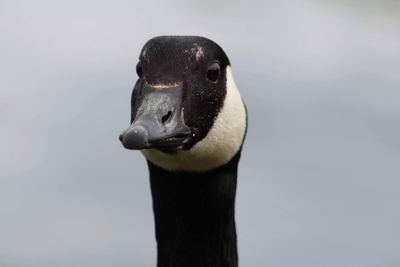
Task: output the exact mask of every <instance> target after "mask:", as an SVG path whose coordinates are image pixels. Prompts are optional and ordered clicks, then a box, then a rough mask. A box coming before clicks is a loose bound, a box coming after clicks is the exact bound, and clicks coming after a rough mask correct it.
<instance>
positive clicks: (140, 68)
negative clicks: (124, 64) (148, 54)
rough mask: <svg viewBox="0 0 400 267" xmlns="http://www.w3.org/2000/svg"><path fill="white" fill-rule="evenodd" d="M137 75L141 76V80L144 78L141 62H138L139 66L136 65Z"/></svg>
mask: <svg viewBox="0 0 400 267" xmlns="http://www.w3.org/2000/svg"><path fill="white" fill-rule="evenodd" d="M136 73H137V75H138V76H139V78H142V76H143V69H142V64H141V63H140V61H139V62H138V64H137V65H136Z"/></svg>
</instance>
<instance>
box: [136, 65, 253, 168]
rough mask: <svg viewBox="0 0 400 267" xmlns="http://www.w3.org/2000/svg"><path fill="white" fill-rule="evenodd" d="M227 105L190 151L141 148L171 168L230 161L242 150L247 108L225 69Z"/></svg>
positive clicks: (151, 159) (209, 166) (157, 161)
mask: <svg viewBox="0 0 400 267" xmlns="http://www.w3.org/2000/svg"><path fill="white" fill-rule="evenodd" d="M226 90H227V91H226V95H225V99H224V104H223V106H222V108H221V110H220V112H219V113H218V116H217V118H216V120H215V122H214V124H213V126H212V128H211V129H210V130H209V132H208V134H207V135H206V137H204V138H203V139H202V140H201V141H200V142H198V143H196V144H195V145H194V146H193V147H192V148H191V149H190V150H187V151H179V152H178V153H176V154H167V153H164V152H161V151H159V150H156V149H145V150H142V152H143V154H144V155H145V157H146V158H147V159H148V160H149V161H150V162H152V163H153V164H154V165H156V166H159V167H161V168H163V169H166V170H170V171H207V170H211V169H214V168H216V167H219V166H222V165H224V164H226V163H228V162H229V161H230V160H231V159H232V158H233V157H234V156H235V155H236V153H237V152H238V151H239V150H240V148H241V146H242V142H243V139H244V135H245V132H246V110H245V107H244V104H243V101H242V98H241V96H240V94H239V91H238V89H237V87H236V84H235V82H234V80H233V76H232V71H231V68H230V66H227V68H226Z"/></svg>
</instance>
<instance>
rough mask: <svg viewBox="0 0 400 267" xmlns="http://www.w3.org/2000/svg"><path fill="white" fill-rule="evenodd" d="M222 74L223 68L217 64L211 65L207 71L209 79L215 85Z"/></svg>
mask: <svg viewBox="0 0 400 267" xmlns="http://www.w3.org/2000/svg"><path fill="white" fill-rule="evenodd" d="M220 73H221V68H220V66H219V64H218V63H217V62H214V63H213V64H211V65H210V66H209V67H208V69H207V79H208V80H209V81H211V82H213V83H216V82H217V81H218V78H219V75H220Z"/></svg>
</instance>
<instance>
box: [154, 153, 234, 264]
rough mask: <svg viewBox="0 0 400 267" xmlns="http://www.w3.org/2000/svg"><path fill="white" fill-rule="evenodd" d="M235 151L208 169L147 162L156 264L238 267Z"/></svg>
mask: <svg viewBox="0 0 400 267" xmlns="http://www.w3.org/2000/svg"><path fill="white" fill-rule="evenodd" d="M239 157H240V151H239V152H238V153H237V155H236V156H235V157H234V158H233V159H232V160H231V161H230V162H229V163H227V164H226V165H224V166H221V167H219V168H217V169H214V170H211V171H207V172H190V173H189V172H170V171H166V170H164V169H161V168H160V167H157V166H156V165H154V164H152V163H151V162H150V161H148V165H149V170H150V184H151V191H152V197H153V208H154V215H155V224H156V239H157V249H158V263H157V266H158V267H189V266H190V267H205V266H207V267H237V266H238V256H237V245H236V229H235V219H234V211H235V194H236V180H237V165H238V161H239Z"/></svg>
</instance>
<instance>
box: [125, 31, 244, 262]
mask: <svg viewBox="0 0 400 267" xmlns="http://www.w3.org/2000/svg"><path fill="white" fill-rule="evenodd" d="M136 72H137V75H138V80H137V82H136V84H135V86H134V89H133V92H132V98H131V124H130V126H129V127H128V128H127V129H126V130H125V131H123V132H122V134H121V135H120V137H119V139H120V141H121V142H122V144H123V146H124V147H125V148H127V149H132V150H140V151H141V152H142V154H143V155H144V157H145V158H146V160H147V165H148V169H149V175H150V188H151V194H152V201H153V212H154V220H155V235H156V241H157V266H158V267H237V266H238V253H237V236H236V227H235V216H234V213H235V195H236V182H237V170H238V163H239V159H240V154H241V150H242V145H243V142H244V139H245V135H246V128H247V116H246V108H245V105H244V102H243V101H242V98H241V96H240V94H239V91H238V89H237V87H236V85H235V82H234V80H233V77H232V70H231V66H230V62H229V59H228V57H227V56H226V54H225V52H224V51H223V50H222V48H221V47H220V46H219V45H218V44H216V43H215V42H213V41H211V40H209V39H207V38H204V37H199V36H159V37H155V38H152V39H150V40H149V41H148V42H147V43H146V44H145V45H144V47H143V49H142V51H141V53H140V56H139V62H138V63H137V66H136Z"/></svg>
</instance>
